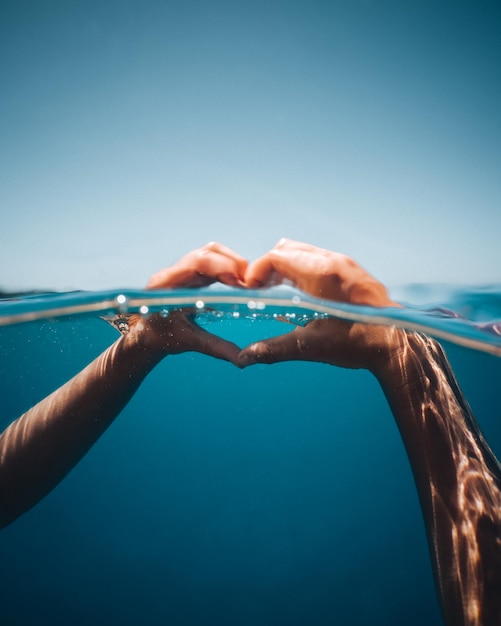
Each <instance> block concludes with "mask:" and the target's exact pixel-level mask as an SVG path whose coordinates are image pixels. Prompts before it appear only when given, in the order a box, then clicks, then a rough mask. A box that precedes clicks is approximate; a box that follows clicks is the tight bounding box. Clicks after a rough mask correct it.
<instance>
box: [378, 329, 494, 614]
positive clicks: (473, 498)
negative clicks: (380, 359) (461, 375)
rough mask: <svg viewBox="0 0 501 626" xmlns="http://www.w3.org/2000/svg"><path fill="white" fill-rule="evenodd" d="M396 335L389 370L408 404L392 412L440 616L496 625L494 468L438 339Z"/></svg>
mask: <svg viewBox="0 0 501 626" xmlns="http://www.w3.org/2000/svg"><path fill="white" fill-rule="evenodd" d="M401 337H402V339H400V342H401V346H400V350H399V355H398V365H397V368H398V369H399V370H400V372H401V376H402V377H403V378H404V379H405V380H406V381H407V383H406V385H404V386H403V387H402V388H401V389H402V392H403V394H404V396H405V397H404V398H403V401H404V403H407V405H408V407H409V408H410V409H411V410H410V411H408V412H407V416H405V415H404V413H405V411H404V413H402V411H401V410H400V411H398V410H397V412H395V416H396V418H397V422H398V425H399V428H400V430H401V432H402V435H403V438H404V442H405V444H406V447H407V449H408V453H409V458H410V460H411V464H412V466H413V471H414V475H415V479H416V484H417V488H418V492H419V495H420V499H421V503H422V507H423V514H424V517H425V522H426V526H427V532H428V538H429V544H430V550H431V555H432V561H433V565H434V573H435V577H436V582H437V587H438V591H439V595H440V597H441V601H442V606H443V610H444V616H445V618H446V622H447V623H448V624H454V625H461V626H462V625H465V626H466V625H468V626H480V625H482V626H487V625H489V626H491V625H492V626H499V624H501V609H500V605H501V601H500V599H499V596H500V590H501V540H500V538H501V523H500V520H501V467H500V465H499V463H498V461H497V459H496V458H495V456H494V454H493V453H492V451H491V449H490V448H489V446H488V444H487V442H486V441H485V439H484V437H483V436H482V434H481V432H480V430H479V428H478V425H477V424H476V422H475V419H474V418H473V415H472V413H471V410H470V408H469V406H468V404H467V402H466V401H465V399H464V398H463V396H462V394H461V392H460V390H459V387H458V385H457V383H456V380H455V378H454V375H453V373H452V370H451V368H450V366H449V363H448V361H447V359H446V357H445V354H444V352H443V351H442V349H441V347H440V345H439V344H438V343H437V342H435V341H434V340H432V339H430V338H428V337H426V336H424V335H420V334H418V333H406V334H405V335H404V334H401ZM386 393H387V395H388V396H390V395H391V393H392V392H391V391H388V390H386ZM389 399H390V402H391V398H389ZM393 402H395V400H394V401H393ZM402 406H403V405H401V406H400V409H402ZM399 415H400V419H399ZM411 415H413V423H411V422H410V418H411Z"/></svg>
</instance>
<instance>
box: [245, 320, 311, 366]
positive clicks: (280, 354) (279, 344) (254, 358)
mask: <svg viewBox="0 0 501 626" xmlns="http://www.w3.org/2000/svg"><path fill="white" fill-rule="evenodd" d="M298 330H302V329H295V330H293V331H292V332H290V333H286V334H285V335H279V336H278V337H272V338H271V339H265V340H263V341H257V342H256V343H252V344H250V345H249V346H247V347H246V348H244V349H243V350H242V351H241V352H240V354H239V355H238V364H239V366H240V367H248V366H249V365H255V364H256V363H267V364H270V363H280V362H281V361H292V360H298V359H301V356H300V352H301V347H300V346H301V342H300V338H299V337H298V332H297V331H298Z"/></svg>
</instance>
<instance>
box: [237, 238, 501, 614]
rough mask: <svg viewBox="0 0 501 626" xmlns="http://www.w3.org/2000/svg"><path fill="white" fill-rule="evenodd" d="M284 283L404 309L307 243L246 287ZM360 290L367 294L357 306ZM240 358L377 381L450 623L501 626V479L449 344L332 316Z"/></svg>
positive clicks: (284, 250) (261, 270)
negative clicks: (331, 369)
mask: <svg viewBox="0 0 501 626" xmlns="http://www.w3.org/2000/svg"><path fill="white" fill-rule="evenodd" d="M305 268H306V269H305ZM315 268H317V269H315ZM282 277H284V278H287V279H288V280H289V281H292V282H293V284H295V285H296V286H299V287H300V288H301V289H302V290H304V291H306V292H309V293H311V294H312V295H315V296H317V297H324V298H329V299H336V300H338V301H341V302H350V303H357V304H368V305H372V306H398V305H397V303H394V302H392V301H391V299H390V298H389V297H388V294H387V292H386V290H385V289H384V287H383V286H382V285H381V286H380V287H379V288H377V287H375V285H374V283H373V282H372V281H373V280H374V279H373V278H372V277H371V276H370V275H369V274H367V273H366V272H365V270H363V268H361V267H360V266H359V265H358V264H356V263H355V262H354V261H351V260H350V261H349V262H346V258H345V257H343V256H342V255H341V256H339V255H337V254H336V253H331V252H330V251H326V250H320V249H318V248H314V247H313V246H308V244H299V243H297V242H290V241H282V242H280V243H279V244H278V246H277V247H276V248H275V249H273V250H272V251H270V252H269V253H267V254H266V255H264V257H262V258H261V259H260V260H258V261H256V262H255V263H254V264H252V265H251V266H250V267H249V268H248V272H247V275H246V280H247V282H248V284H249V285H251V286H253V285H255V284H261V285H266V284H268V282H269V281H274V282H276V280H277V279H278V280H280V278H282ZM357 281H360V285H361V287H363V290H357V288H356V283H357ZM354 293H355V294H360V293H363V294H364V296H363V297H362V298H361V299H360V298H359V297H358V296H357V297H356V302H354V300H353V299H352V298H351V294H354ZM239 359H240V363H241V365H243V366H245V365H250V364H253V363H259V362H264V363H276V362H279V361H284V360H291V359H292V360H309V361H320V362H324V363H329V364H331V365H338V366H341V367H349V368H365V369H368V370H370V371H371V372H372V373H373V374H374V376H376V378H377V380H378V381H379V383H380V385H381V387H382V390H383V392H384V393H385V395H386V397H387V399H388V402H389V405H390V407H391V410H392V412H393V415H394V417H395V420H396V423H397V425H398V428H399V430H400V433H401V435H402V439H403V442H404V445H405V447H406V450H407V453H408V457H409V461H410V464H411V467H412V471H413V474H414V478H415V482H416V486H417V490H418V494H419V498H420V502H421V507H422V511H423V517H424V521H425V525H426V530H427V536H428V542H429V547H430V554H431V560H432V564H433V570H434V575H435V581H436V586H437V591H438V595H439V598H440V602H441V605H442V610H443V614H444V618H445V621H446V623H447V624H448V626H466V625H468V626H473V625H475V626H480V625H481V626H494V625H499V624H501V594H500V592H499V590H500V589H501V472H500V468H499V464H498V462H497V460H496V458H495V457H494V455H493V453H492V451H491V450H490V448H489V446H488V444H487V443H486V441H485V440H484V438H483V436H482V434H481V432H480V430H479V428H478V425H477V423H476V421H475V419H474V417H473V415H472V413H471V410H470V408H469V406H468V404H467V402H466V400H465V399H464V397H463V395H462V393H461V391H460V389H459V386H458V385H457V382H456V380H455V378H454V374H453V372H452V369H451V367H450V365H449V363H448V361H447V358H446V356H445V354H444V352H443V350H442V348H441V346H440V345H439V344H438V343H437V342H436V341H434V340H433V339H431V338H429V337H425V336H424V335H421V334H419V333H412V332H406V331H404V330H399V329H397V328H391V327H383V326H372V325H365V324H358V323H348V322H344V321H341V320H336V319H326V320H317V321H314V322H311V323H310V324H308V325H307V326H306V327H305V328H301V327H297V328H296V329H295V330H294V331H292V332H290V333H288V334H286V335H283V336H282V337H275V338H273V339H271V340H267V341H263V342H257V343H256V344H253V345H251V346H249V347H248V348H246V349H245V350H244V351H242V353H241V355H240V357H239Z"/></svg>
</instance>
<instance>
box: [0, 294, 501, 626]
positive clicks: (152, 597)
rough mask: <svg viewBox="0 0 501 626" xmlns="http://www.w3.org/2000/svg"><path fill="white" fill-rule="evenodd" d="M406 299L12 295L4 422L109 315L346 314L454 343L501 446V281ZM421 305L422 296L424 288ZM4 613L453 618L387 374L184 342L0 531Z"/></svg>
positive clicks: (285, 318)
mask: <svg viewBox="0 0 501 626" xmlns="http://www.w3.org/2000/svg"><path fill="white" fill-rule="evenodd" d="M400 296H401V297H400V299H401V300H403V301H407V300H408V301H409V302H414V304H413V305H408V306H406V307H405V308H404V309H398V310H397V309H388V310H385V309H377V310H376V309H370V308H368V307H349V306H343V305H337V304H333V303H326V302H322V301H319V300H315V299H313V298H309V297H307V296H305V295H304V294H301V293H300V292H297V291H294V290H291V289H285V288H276V289H274V290H267V291H259V292H251V293H249V292H242V291H239V290H234V289H224V288H220V287H217V288H215V289H203V290H196V291H193V290H190V291H181V292H178V291H176V292H141V291H133V290H116V291H109V292H99V293H79V292H76V293H69V294H50V295H40V294H34V295H32V296H23V297H18V298H9V299H4V300H2V301H0V354H1V362H0V390H1V401H2V410H1V415H0V428H2V429H3V428H5V427H6V426H7V425H8V424H9V423H10V422H11V421H12V420H14V419H15V418H16V417H18V416H19V415H21V414H22V413H23V412H24V411H26V410H27V409H28V408H30V407H31V406H33V405H34V404H35V403H36V402H38V401H39V400H40V399H42V398H43V397H44V396H46V395H47V394H48V393H50V392H52V391H53V390H54V389H56V388H57V387H58V386H60V385H61V384H63V383H64V382H66V381H67V380H68V379H69V378H70V377H71V376H73V375H74V374H76V373H77V372H79V371H80V370H81V369H82V368H83V367H84V366H85V365H87V364H88V363H89V362H90V361H91V360H92V359H94V358H95V357H96V356H97V355H98V354H100V353H101V352H102V351H103V350H104V349H105V348H106V347H108V346H109V345H110V344H111V343H112V342H113V341H114V340H116V338H117V336H118V333H117V331H116V330H115V329H114V328H113V327H112V326H111V325H110V324H108V323H107V322H106V321H104V320H103V319H102V318H103V317H106V316H110V315H115V314H117V313H126V312H142V314H145V315H148V314H151V313H153V312H160V313H162V314H164V315H167V314H168V313H169V311H171V310H172V309H173V308H177V307H184V308H190V310H192V311H193V312H194V313H196V314H197V320H198V322H199V323H200V324H201V325H203V326H204V327H205V328H206V329H207V330H209V331H210V332H214V333H216V334H220V335H222V336H224V337H225V338H228V339H230V340H232V341H234V342H235V343H237V344H239V345H241V346H244V345H247V344H248V343H250V342H252V341H255V340H257V339H259V338H267V337H270V336H273V335H277V334H280V333H282V332H287V331H288V330H290V329H291V328H293V327H294V325H295V324H301V325H304V324H306V323H308V322H309V321H311V320H312V319H317V318H318V317H323V316H327V315H333V316H336V317H340V318H343V319H347V320H361V321H365V322H371V321H372V322H375V323H376V322H377V323H393V324H397V325H399V326H403V327H407V328H411V329H417V330H421V331H425V332H428V333H429V334H432V335H434V336H436V337H437V338H439V339H440V341H441V342H442V344H443V345H444V347H445V349H446V351H447V354H448V356H449V359H450V361H451V363H452V366H453V369H454V371H455V373H456V375H457V378H458V379H459V383H460V385H461V387H462V389H463V391H464V393H465V395H466V397H467V398H468V401H469V402H470V404H471V406H472V408H473V411H474V413H475V415H476V417H477V420H478V421H479V423H480V425H481V427H482V429H483V431H484V433H485V435H486V436H487V438H488V440H489V443H490V444H491V446H492V448H493V449H494V451H495V452H496V453H497V455H498V456H500V455H501V400H500V381H501V359H500V358H499V355H500V353H501V336H500V321H501V289H499V288H497V287H485V288H482V289H474V290H473V289H457V288H454V289H453V288H449V287H448V288H446V287H445V286H442V287H440V288H433V289H432V288H431V287H429V286H428V287H419V288H417V287H413V288H412V289H406V290H405V291H402V293H401V294H400ZM416 303H417V304H416ZM0 551H1V557H0V561H1V565H0V568H1V569H0V571H1V579H0V601H1V606H2V609H1V620H0V623H1V624H2V626H9V625H16V626H19V625H23V626H24V625H25V624H26V625H34V624H36V625H45V624H47V625H49V624H50V625H68V624H72V625H74V626H77V625H78V626H80V625H82V626H83V625H86V626H87V625H88V624H95V625H101V624H102V625H115V624H116V625H121V626H128V625H131V626H132V625H134V626H135V625H138V624H148V625H160V624H162V625H164V624H168V625H169V626H178V625H179V626H202V625H203V626H212V625H217V626H230V625H231V626H236V625H238V626H295V625H297V626H299V625H300V626H305V625H308V626H317V625H318V626H320V625H322V626H323V625H328V624H329V625H331V624H339V625H340V626H345V625H346V626H348V625H350V626H355V625H356V626H359V625H360V626H362V625H363V626H366V625H367V624H371V625H379V624H380V625H381V626H383V625H384V626H389V625H393V624H394V625H399V626H400V625H401V624H406V625H407V626H422V625H423V624H427V625H435V624H436V625H439V624H441V623H442V622H441V618H440V612H439V608H438V603H437V600H436V594H435V590H434V586H433V580H432V574H431V568H430V563H429V557H428V548H427V544H426V538H425V533H424V526H423V523H422V516H421V511H420V508H419V504H418V500H417V495H416V491H415V488H414V483H413V478H412V475H411V472H410V468H409V464H408V461H407V457H406V454H405V451H404V448H403V445H402V443H401V440H400V437H399V434H398V431H397V428H396V426H395V423H394V420H393V417H392V415H391V412H390V411H389V409H388V407H387V404H386V401H385V399H384V397H383V394H382V392H381V390H380V389H379V387H378V385H377V383H376V381H375V379H374V378H373V377H372V376H371V375H370V374H368V373H367V372H364V371H349V370H342V369H339V368H334V367H330V366H327V365H322V364H315V363H300V362H291V363H281V364H275V365H272V366H267V365H256V366H253V367H251V368H248V369H246V370H243V371H241V370H238V369H237V368H235V367H233V366H232V365H230V364H228V363H226V362H223V361H218V360H215V359H211V358H209V357H207V356H204V355H200V354H193V353H188V354H183V355H178V356H172V357H168V358H167V359H165V360H164V361H163V362H162V363H161V364H160V365H159V366H158V367H157V368H156V369H155V370H154V371H153V372H152V373H151V374H150V375H149V376H148V378H147V379H146V381H145V382H144V383H143V384H142V386H141V388H140V389H139V391H138V393H137V394H136V395H135V397H134V398H133V399H132V401H131V402H130V403H129V405H128V406H127V407H126V409H125V410H124V411H123V412H122V414H121V415H120V416H119V418H118V419H117V420H116V421H115V422H114V424H113V425H112V426H111V427H110V428H109V430H108V431H107V432H106V433H105V434H104V435H103V436H102V438H101V439H100V440H99V442H98V443H97V444H96V445H95V446H94V447H93V448H92V449H91V451H90V452H89V453H88V454H87V455H86V457H85V458H84V459H82V461H81V462H80V463H79V465H78V466H77V467H76V468H75V469H74V470H73V471H72V472H71V473H70V474H69V475H68V476H67V477H66V478H65V479H64V481H63V482H62V483H61V484H60V485H59V486H58V487H57V488H56V489H55V490H54V491H53V492H52V493H51V494H50V495H49V496H47V497H46V498H45V499H44V500H43V501H42V502H40V503H39V504H38V505H37V506H36V507H34V508H33V509H32V510H31V511H29V512H28V513H26V514H25V515H23V516H22V517H20V518H19V519H18V520H17V521H15V522H14V523H13V524H12V525H11V526H9V527H7V528H5V529H4V530H2V531H1V534H0Z"/></svg>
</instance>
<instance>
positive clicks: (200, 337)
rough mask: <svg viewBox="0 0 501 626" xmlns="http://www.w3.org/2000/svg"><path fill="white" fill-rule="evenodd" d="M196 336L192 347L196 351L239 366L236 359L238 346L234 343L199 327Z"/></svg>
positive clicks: (238, 350) (238, 351)
mask: <svg viewBox="0 0 501 626" xmlns="http://www.w3.org/2000/svg"><path fill="white" fill-rule="evenodd" d="M196 337H197V338H196V342H195V343H196V345H195V346H194V349H195V350H196V351H197V352H201V353H202V354H207V355H208V356H212V357H215V358H216V359H222V360H223V361H229V362H230V363H233V365H236V366H237V367H241V365H240V363H239V361H238V357H239V353H240V348H239V347H238V346H237V345H236V344H234V343H232V342H231V341H227V340H226V339H223V338H222V337H219V336H218V335H213V334H212V333H209V332H207V331H205V330H203V329H202V328H199V327H198V328H197V330H196Z"/></svg>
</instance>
